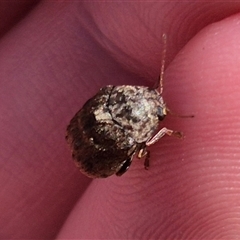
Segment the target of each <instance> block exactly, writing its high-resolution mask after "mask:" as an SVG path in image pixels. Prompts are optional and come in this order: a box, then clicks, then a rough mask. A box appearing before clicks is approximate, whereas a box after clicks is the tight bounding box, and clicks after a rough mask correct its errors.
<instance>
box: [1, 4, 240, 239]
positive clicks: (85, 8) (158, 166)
mask: <svg viewBox="0 0 240 240" xmlns="http://www.w3.org/2000/svg"><path fill="white" fill-rule="evenodd" d="M239 10H240V4H239V3H235V4H232V3H219V2H218V3H217V2H216V3H214V2H213V3H211V2H202V3H200V2H199V3H180V4H178V3H174V2H161V3H143V2H139V3H138V2H131V3H123V4H119V3H116V4H115V3H109V2H106V3H97V2H95V3H91V4H90V3H89V4H88V3H80V2H77V1H63V2H56V1H48V2H46V1H45V2H42V3H40V4H39V5H38V6H37V7H36V8H35V9H33V10H32V11H31V12H30V13H29V14H28V15H27V16H26V17H25V18H24V19H23V20H22V21H21V22H19V23H18V24H17V25H15V27H14V28H11V29H9V31H8V33H7V34H5V35H4V36H3V37H2V38H1V41H0V51H1V54H0V79H1V86H0V97H1V105H0V112H1V121H0V124H1V138H0V146H1V151H0V165H1V168H0V185H1V186H0V212H1V217H0V226H1V229H0V238H1V239H13V238H19V239H20V238H21V239H36V238H39V239H53V238H55V237H56V236H57V235H58V238H59V239H74V238H75V239H99V238H101V239H114V238H115V239H116V238H118V239H120V238H122V239H238V238H239V236H240V230H239V229H240V226H239V225H240V210H239V209H240V200H239V199H240V175H239V172H240V171H239V170H240V148H239V142H240V137H239V136H240V134H239V133H240V130H239V129H240V128H239V116H240V110H239V109H240V106H239V105H240V104H239V103H240V101H239V98H240V95H239V91H240V85H239V76H240V68H239V60H240V59H239V56H240V49H239V40H240V34H239V33H240V31H239V28H240V15H238V14H236V15H233V14H235V13H237V12H238V11H239ZM123 16H124V17H123ZM211 23H214V24H211ZM9 28H10V26H9ZM203 28H204V29H203ZM5 29H6V28H5ZM201 29H203V30H202V31H200V30H201ZM163 32H165V33H166V34H167V36H168V43H167V45H168V47H167V60H166V62H167V66H168V68H167V70H166V74H165V82H164V99H165V101H166V102H167V104H168V107H169V108H171V110H172V111H173V112H175V113H180V114H183V115H184V114H194V115H195V118H194V119H184V118H183V119H182V118H176V117H173V116H170V117H168V118H167V119H166V120H165V121H164V122H163V123H162V124H163V125H162V126H166V127H168V128H171V129H174V130H181V131H183V132H184V134H185V139H183V140H179V139H175V138H170V137H165V138H163V139H161V140H160V141H159V142H158V143H156V144H155V145H154V146H152V147H151V148H150V150H151V162H150V164H151V165H150V169H149V170H148V171H145V170H144V169H143V160H136V161H134V162H133V164H132V166H131V168H130V169H129V171H128V172H127V173H126V174H124V175H123V176H122V177H116V176H112V177H110V178H107V179H96V180H93V181H91V180H90V179H88V178H86V177H84V176H83V175H81V174H80V173H79V172H78V171H77V169H76V168H75V167H74V165H73V163H72V162H71V158H70V152H69V149H68V148H67V147H66V143H65V140H64V134H65V128H66V125H67V124H68V122H69V120H70V119H71V117H72V116H73V115H74V114H75V112H76V111H77V110H78V109H79V108H80V107H81V106H82V105H83V104H84V102H85V101H86V100H87V99H88V98H90V97H91V96H92V95H93V94H95V93H96V92H97V91H98V89H99V88H100V87H102V86H105V85H107V84H115V85H121V84H134V85H145V86H152V85H153V84H154V83H155V81H156V79H157V76H158V74H159V69H160V66H159V65H160V61H161V52H162V48H161V47H162V40H161V36H162V33H163ZM189 40H190V41H189Z"/></svg>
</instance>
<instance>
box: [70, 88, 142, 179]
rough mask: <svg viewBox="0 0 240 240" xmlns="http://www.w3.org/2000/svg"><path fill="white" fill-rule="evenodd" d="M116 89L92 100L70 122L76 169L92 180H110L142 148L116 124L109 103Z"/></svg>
mask: <svg viewBox="0 0 240 240" xmlns="http://www.w3.org/2000/svg"><path fill="white" fill-rule="evenodd" d="M112 89H113V86H107V87H105V88H102V89H100V91H99V92H98V93H97V94H96V95H95V96H93V97H92V98H91V99H89V100H88V101H87V102H86V103H85V104H84V106H83V107H82V109H80V110H79V111H78V112H77V113H76V114H75V116H74V117H73V118H72V120H71V121H70V124H69V126H68V127H67V136H66V140H67V142H68V144H69V145H70V147H71V150H72V157H73V159H74V160H75V164H76V166H77V167H78V168H79V169H80V171H81V172H82V173H84V174H85V175H87V176H89V177H93V178H96V177H108V176H110V175H112V174H115V173H117V172H118V171H119V170H120V169H121V167H122V166H123V164H124V163H125V162H126V161H129V159H131V158H132V156H133V154H134V152H135V150H136V148H137V147H138V145H137V144H136V142H134V140H133V139H132V138H131V137H130V136H129V134H128V133H127V132H126V131H125V130H124V128H123V127H121V126H120V125H118V124H116V123H115V122H114V121H113V119H112V117H111V114H110V113H109V108H108V101H109V97H110V95H111V92H112Z"/></svg>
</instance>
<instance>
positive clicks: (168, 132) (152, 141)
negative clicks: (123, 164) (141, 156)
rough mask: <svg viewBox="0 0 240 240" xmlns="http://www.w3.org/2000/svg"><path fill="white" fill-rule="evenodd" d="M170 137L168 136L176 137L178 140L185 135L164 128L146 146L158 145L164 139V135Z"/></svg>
mask: <svg viewBox="0 0 240 240" xmlns="http://www.w3.org/2000/svg"><path fill="white" fill-rule="evenodd" d="M166 134H167V135H168V136H174V137H178V138H182V137H183V134H182V133H181V132H178V131H173V130H170V129H167V128H165V127H164V128H162V129H160V130H159V131H158V132H157V133H156V134H155V135H154V136H153V137H152V138H151V139H149V140H148V141H147V142H146V146H150V145H153V144H154V143H156V142H157V141H158V140H159V139H160V138H162V137H163V136H164V135H166Z"/></svg>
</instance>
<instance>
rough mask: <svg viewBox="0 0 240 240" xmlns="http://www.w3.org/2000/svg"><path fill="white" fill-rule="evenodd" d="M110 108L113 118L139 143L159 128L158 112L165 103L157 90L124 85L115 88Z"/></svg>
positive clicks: (110, 100)
mask: <svg viewBox="0 0 240 240" xmlns="http://www.w3.org/2000/svg"><path fill="white" fill-rule="evenodd" d="M108 108H109V110H110V113H111V115H112V118H113V120H114V121H116V123H117V124H119V125H120V126H122V127H123V128H124V130H125V131H126V132H127V133H128V135H129V136H130V137H132V138H133V139H134V140H135V141H136V142H137V143H142V142H146V141H147V140H148V139H149V138H151V137H152V136H153V134H154V132H155V131H156V130H157V128H158V124H159V116H158V114H159V112H161V109H163V108H165V104H164V102H163V99H162V97H161V96H160V95H159V93H158V92H157V91H156V90H152V89H150V88H148V87H141V86H127V85H125V86H124V85H123V86H116V87H114V88H113V90H112V93H111V96H110V99H109V105H108Z"/></svg>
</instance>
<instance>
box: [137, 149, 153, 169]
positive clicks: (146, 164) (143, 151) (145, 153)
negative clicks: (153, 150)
mask: <svg viewBox="0 0 240 240" xmlns="http://www.w3.org/2000/svg"><path fill="white" fill-rule="evenodd" d="M137 157H138V158H143V157H145V160H144V168H145V169H146V170H148V168H149V159H150V151H149V150H147V149H146V147H145V148H141V149H140V150H139V152H138V155H137Z"/></svg>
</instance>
